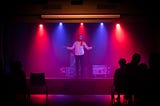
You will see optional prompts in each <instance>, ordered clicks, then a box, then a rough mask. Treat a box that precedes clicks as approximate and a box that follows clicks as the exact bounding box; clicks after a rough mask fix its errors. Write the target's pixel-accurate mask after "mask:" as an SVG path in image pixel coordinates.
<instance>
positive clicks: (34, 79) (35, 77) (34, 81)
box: [30, 73, 46, 86]
mask: <svg viewBox="0 0 160 106" xmlns="http://www.w3.org/2000/svg"><path fill="white" fill-rule="evenodd" d="M30 84H31V85H32V86H44V85H46V81H45V74H44V73H30Z"/></svg>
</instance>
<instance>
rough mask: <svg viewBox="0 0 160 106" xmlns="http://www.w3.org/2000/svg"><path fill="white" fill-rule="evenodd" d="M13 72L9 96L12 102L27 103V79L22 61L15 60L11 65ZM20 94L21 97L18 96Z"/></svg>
mask: <svg viewBox="0 0 160 106" xmlns="http://www.w3.org/2000/svg"><path fill="white" fill-rule="evenodd" d="M10 69H11V72H10V74H9V86H8V87H9V97H10V99H9V100H11V101H10V103H11V104H16V105H25V104H27V101H26V94H27V92H28V89H27V81H26V75H25V72H24V71H23V70H22V64H21V62H20V61H13V62H12V63H11V66H10ZM18 96H19V98H18Z"/></svg>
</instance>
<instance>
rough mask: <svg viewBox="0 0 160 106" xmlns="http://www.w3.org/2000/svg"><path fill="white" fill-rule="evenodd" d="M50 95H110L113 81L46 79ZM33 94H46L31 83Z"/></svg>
mask: <svg viewBox="0 0 160 106" xmlns="http://www.w3.org/2000/svg"><path fill="white" fill-rule="evenodd" d="M46 83H47V86H48V93H49V94H67V95H68V94H69V95H72V94H73V95H74V94H75V95H76V94H78V95H80V94H82V95H84V94H93V95H97V94H104V95H105V94H110V93H111V87H112V85H113V79H46ZM28 87H29V88H30V93H31V94H41V93H45V92H44V91H45V89H44V88H42V89H41V88H40V87H33V86H31V85H30V83H29V79H28Z"/></svg>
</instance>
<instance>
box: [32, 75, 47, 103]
mask: <svg viewBox="0 0 160 106" xmlns="http://www.w3.org/2000/svg"><path fill="white" fill-rule="evenodd" d="M30 85H31V86H30V92H31V91H32V92H33V91H34V93H40V94H42V93H45V94H46V104H47V103H48V86H47V83H46V80H45V74H44V73H43V72H42V73H32V72H31V73H30Z"/></svg>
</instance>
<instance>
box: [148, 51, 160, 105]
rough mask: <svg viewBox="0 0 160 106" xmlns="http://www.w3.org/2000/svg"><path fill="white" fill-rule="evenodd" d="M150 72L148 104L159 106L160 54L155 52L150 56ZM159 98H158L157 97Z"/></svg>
mask: <svg viewBox="0 0 160 106" xmlns="http://www.w3.org/2000/svg"><path fill="white" fill-rule="evenodd" d="M148 63H149V72H148V81H147V83H148V85H147V88H148V89H147V92H146V95H147V96H145V97H146V98H145V99H146V101H147V103H146V104H151V105H153V106H154V105H157V104H158V103H159V94H160V87H159V80H160V74H159V71H160V53H159V52H153V53H151V54H150V56H149V60H148ZM157 96H158V97H157Z"/></svg>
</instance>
